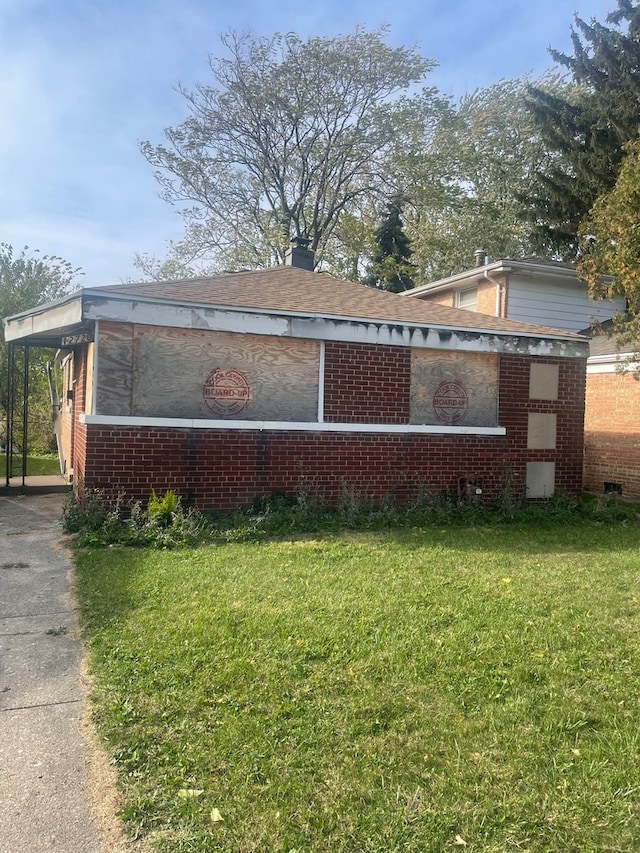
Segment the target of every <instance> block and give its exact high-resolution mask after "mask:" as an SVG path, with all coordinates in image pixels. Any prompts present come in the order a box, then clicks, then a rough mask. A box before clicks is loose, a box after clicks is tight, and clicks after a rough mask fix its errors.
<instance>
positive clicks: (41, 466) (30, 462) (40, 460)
mask: <svg viewBox="0 0 640 853" xmlns="http://www.w3.org/2000/svg"><path fill="white" fill-rule="evenodd" d="M6 470H7V454H6V453H0V475H2V476H4V474H5V472H6ZM49 474H60V462H59V460H58V457H57V456H56V455H52V454H47V455H43V456H27V476H29V477H36V476H37V477H40V476H45V475H49ZM12 476H14V477H21V476H22V456H14V457H13V473H12Z"/></svg>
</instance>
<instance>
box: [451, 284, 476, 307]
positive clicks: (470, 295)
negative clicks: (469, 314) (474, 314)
mask: <svg viewBox="0 0 640 853" xmlns="http://www.w3.org/2000/svg"><path fill="white" fill-rule="evenodd" d="M455 306H456V308H466V310H467V311H476V310H477V308H478V288H477V287H467V288H465V289H464V290H456V300H455Z"/></svg>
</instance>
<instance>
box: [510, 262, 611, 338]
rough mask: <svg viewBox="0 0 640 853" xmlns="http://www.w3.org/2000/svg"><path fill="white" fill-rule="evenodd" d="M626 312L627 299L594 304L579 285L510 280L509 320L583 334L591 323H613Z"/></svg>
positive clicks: (581, 285)
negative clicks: (614, 316) (619, 313)
mask: <svg viewBox="0 0 640 853" xmlns="http://www.w3.org/2000/svg"><path fill="white" fill-rule="evenodd" d="M623 309H624V299H623V298H622V297H618V298H617V299H614V300H609V299H606V300H601V301H597V302H595V301H593V300H592V299H589V298H588V296H587V292H586V285H584V284H581V283H580V282H575V283H573V282H570V281H568V282H566V283H565V282H563V283H562V284H558V283H556V282H551V281H548V280H544V279H538V280H537V281H536V280H534V279H532V278H526V279H525V278H524V277H522V276H518V275H513V276H512V277H511V278H510V279H509V292H508V305H507V316H508V319H509V320H522V321H524V322H527V323H536V324H539V325H541V326H550V327H551V328H552V329H565V330H566V331H568V332H580V331H582V329H587V328H588V327H589V326H590V325H591V323H592V321H593V320H594V319H595V320H599V321H600V322H602V321H604V320H608V319H610V318H611V317H612V316H613V315H614V314H615V313H616V312H618V311H622V310H623Z"/></svg>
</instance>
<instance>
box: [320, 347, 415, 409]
mask: <svg viewBox="0 0 640 853" xmlns="http://www.w3.org/2000/svg"><path fill="white" fill-rule="evenodd" d="M324 377H325V378H324V388H325V391H324V419H325V421H328V422H329V421H330V422H341V423H353V424H356V423H358V424H375V423H381V424H406V423H408V421H409V402H410V396H409V394H410V388H411V350H410V349H409V347H391V346H378V345H373V344H370V345H367V344H346V343H334V342H331V341H330V342H327V344H326V348H325V368H324Z"/></svg>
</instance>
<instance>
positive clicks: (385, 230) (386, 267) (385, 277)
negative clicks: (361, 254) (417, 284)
mask: <svg viewBox="0 0 640 853" xmlns="http://www.w3.org/2000/svg"><path fill="white" fill-rule="evenodd" d="M374 243H375V246H376V250H375V252H374V254H373V262H372V264H371V266H370V269H369V274H368V276H367V277H366V279H365V284H367V285H368V286H369V287H378V288H380V289H382V290H390V291H392V292H393V293H400V292H401V291H403V290H410V289H411V288H412V287H413V286H414V282H413V279H412V278H411V276H412V274H413V273H414V266H413V264H412V263H411V260H410V258H411V255H412V250H411V243H410V240H409V238H408V237H407V235H406V234H405V232H404V230H403V227H402V201H401V199H400V198H398V197H395V198H393V199H391V201H389V202H388V203H387V205H386V208H385V214H384V217H383V219H382V222H381V223H380V225H379V227H378V228H377V229H376V231H375V234H374Z"/></svg>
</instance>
